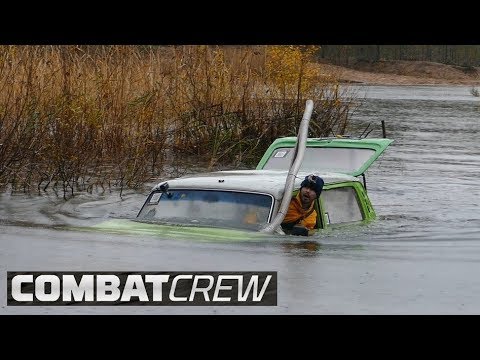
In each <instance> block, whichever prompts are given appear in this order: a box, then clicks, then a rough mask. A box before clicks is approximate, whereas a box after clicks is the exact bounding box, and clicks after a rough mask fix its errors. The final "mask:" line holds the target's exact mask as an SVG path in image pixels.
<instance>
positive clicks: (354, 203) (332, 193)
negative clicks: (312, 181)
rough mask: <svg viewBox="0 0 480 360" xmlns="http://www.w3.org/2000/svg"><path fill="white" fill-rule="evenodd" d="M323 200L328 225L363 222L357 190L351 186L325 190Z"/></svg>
mask: <svg viewBox="0 0 480 360" xmlns="http://www.w3.org/2000/svg"><path fill="white" fill-rule="evenodd" d="M321 198H322V200H323V204H324V208H325V213H326V222H327V224H339V223H348V222H354V221H360V220H363V217H362V212H361V210H360V206H359V203H358V199H357V196H356V194H355V189H354V188H353V187H351V186H348V187H341V188H336V189H330V190H324V191H323V192H322V195H321Z"/></svg>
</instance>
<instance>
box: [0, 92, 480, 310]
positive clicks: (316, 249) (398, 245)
mask: <svg viewBox="0 0 480 360" xmlns="http://www.w3.org/2000/svg"><path fill="white" fill-rule="evenodd" d="M357 90H358V95H359V96H360V97H365V103H364V104H363V106H361V107H360V108H359V109H358V110H357V111H356V112H355V114H354V115H353V117H352V120H351V126H350V133H352V134H354V135H358V134H360V133H361V132H363V130H364V129H365V128H366V126H367V124H369V123H371V127H370V128H373V131H372V132H371V133H370V135H369V137H381V136H382V131H381V126H380V121H381V120H385V123H386V130H387V136H388V137H389V138H391V139H394V143H393V144H392V145H391V146H390V147H389V148H388V149H387V151H386V152H385V153H384V154H383V155H382V157H381V158H380V159H379V160H378V161H377V162H376V163H374V165H373V166H372V167H371V168H370V169H369V171H368V172H367V188H368V192H369V195H370V199H371V201H372V203H373V205H374V207H375V209H376V212H377V215H378V219H377V220H375V221H374V222H373V223H371V224H369V225H355V226H349V227H347V228H341V229H340V228H338V229H335V230H329V231H324V232H322V233H320V234H318V235H317V236H316V237H315V239H314V240H315V241H314V243H313V245H312V244H308V246H307V245H305V244H303V243H299V242H297V241H296V240H295V241H290V240H285V238H284V237H280V238H279V237H271V238H268V239H266V240H265V241H262V242H254V243H251V242H236V243H229V242H228V241H225V242H209V241H201V240H202V239H198V240H200V241H196V240H173V239H164V238H160V237H156V236H146V235H145V236H138V235H136V236H132V235H117V234H108V233H93V232H82V231H72V230H66V229H64V228H62V226H63V225H75V226H88V225H90V224H95V223H98V222H101V221H103V220H107V219H110V218H119V217H120V218H122V217H127V218H128V217H134V216H135V215H136V213H137V212H138V210H139V209H140V207H141V205H142V203H143V201H144V198H145V195H146V194H147V192H145V191H144V192H133V191H130V192H128V193H127V194H126V195H125V196H124V197H123V198H122V199H120V198H119V196H118V193H112V194H110V193H106V194H103V195H99V194H92V195H90V194H83V195H80V196H76V197H75V198H73V199H71V200H69V201H67V202H65V201H63V200H62V199H61V198H57V197H56V196H55V195H54V194H50V195H48V196H42V197H39V196H35V195H31V196H27V195H23V194H16V195H12V194H10V193H4V194H1V195H0V299H1V300H0V301H1V308H0V314H480V276H479V274H480V185H479V181H478V177H479V174H480V145H479V141H478V136H479V135H480V98H476V97H473V96H472V95H471V94H470V87H464V86H452V87H445V86H435V87H434V86H402V87H400V86H369V87H358V89H357ZM82 270H85V271H96V270H98V271H277V272H278V306H275V307H233V306H221V307H213V306H211V307H205V306H204V307H178V306H175V307H168V306H167V307H165V306H157V307H155V306H141V307H140V306H138V307H135V306H127V307H122V306H117V307H115V306H96V307H95V306H92V307H86V306H78V307H75V306H72V307H47V306H45V307H12V306H6V272H7V271H82Z"/></svg>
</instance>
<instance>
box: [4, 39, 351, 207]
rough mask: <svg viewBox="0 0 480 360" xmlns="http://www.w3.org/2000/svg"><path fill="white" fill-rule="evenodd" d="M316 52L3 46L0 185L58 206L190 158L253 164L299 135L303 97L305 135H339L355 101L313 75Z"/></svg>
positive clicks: (130, 184) (211, 163) (134, 183)
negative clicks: (47, 196)
mask: <svg viewBox="0 0 480 360" xmlns="http://www.w3.org/2000/svg"><path fill="white" fill-rule="evenodd" d="M317 50H318V49H317V48H315V47H301V46H264V47H258V46H257V47H240V48H239V47H216V46H169V47H165V46H0V187H1V188H3V189H5V188H12V189H13V190H14V191H19V190H21V191H26V192H29V191H32V190H33V189H37V190H38V191H39V192H40V191H47V190H48V189H54V190H55V191H58V190H60V191H61V192H62V194H63V196H64V197H65V198H67V197H68V196H73V195H74V194H75V193H76V192H78V191H92V190H93V189H98V188H100V189H112V188H119V189H120V190H121V191H122V190H123V189H125V188H135V187H138V186H141V185H142V184H143V183H144V182H145V181H148V180H150V179H155V178H156V177H159V176H162V175H165V165H167V164H171V163H172V162H176V163H178V162H182V161H184V160H185V161H186V160H187V159H189V160H191V159H195V160H194V161H195V162H197V163H201V164H205V166H206V167H208V168H210V169H213V168H217V167H228V168H238V167H249V166H253V165H254V164H255V163H256V161H258V159H259V158H260V156H261V155H262V154H263V152H264V151H265V149H266V147H267V146H268V145H269V144H270V143H271V142H272V141H273V140H274V139H275V138H277V137H279V136H289V135H295V134H296V130H297V128H296V127H297V126H298V124H299V122H300V119H301V116H302V113H303V109H304V106H305V100H306V99H313V100H314V101H315V103H316V111H315V112H314V117H313V119H312V121H311V123H312V126H311V132H310V135H311V136H328V135H331V134H332V133H333V134H342V133H343V132H344V131H345V128H346V125H347V123H348V120H349V117H350V114H351V112H352V110H353V109H354V106H353V104H354V102H353V100H351V99H347V100H345V97H344V95H345V94H343V93H342V91H345V90H341V89H344V88H343V87H342V88H340V87H339V84H338V82H337V81H336V80H335V79H334V78H328V77H325V76H321V75H320V73H319V71H318V66H313V64H312V61H313V59H314V55H315V53H316V51H317ZM320 105H321V106H320ZM171 175H173V176H174V175H175V174H171Z"/></svg>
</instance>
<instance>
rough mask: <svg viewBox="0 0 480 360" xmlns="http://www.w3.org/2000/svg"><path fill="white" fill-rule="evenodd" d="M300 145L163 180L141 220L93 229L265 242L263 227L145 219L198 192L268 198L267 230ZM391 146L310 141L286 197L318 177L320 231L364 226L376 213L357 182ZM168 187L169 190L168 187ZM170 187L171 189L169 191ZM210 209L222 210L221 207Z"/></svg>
mask: <svg viewBox="0 0 480 360" xmlns="http://www.w3.org/2000/svg"><path fill="white" fill-rule="evenodd" d="M296 140H297V138H296V137H286V138H280V139H277V140H275V141H274V142H273V143H272V144H271V146H270V147H269V148H268V149H267V150H266V152H265V154H264V155H263V157H262V158H261V160H260V161H259V163H258V165H257V167H256V169H255V170H247V171H245V170H239V171H219V172H215V173H207V174H199V175H197V176H188V177H182V178H178V179H172V180H168V181H163V182H161V183H159V184H158V185H157V186H156V187H154V189H153V190H152V192H151V193H150V195H149V196H148V197H147V200H146V201H145V204H144V206H143V207H142V210H140V212H139V215H138V216H137V219H134V220H120V219H118V220H110V221H107V222H104V223H101V224H98V225H95V226H93V227H92V228H91V229H92V230H99V231H107V232H112V233H117V234H141V235H156V236H161V237H166V238H185V239H192V238H193V239H196V240H207V241H212V240H213V241H217V240H218V241H244V240H258V239H261V238H263V237H264V236H265V235H266V234H264V233H261V232H259V231H258V230H259V228H258V229H253V230H252V229H243V228H241V229H239V228H232V227H229V226H228V225H227V224H226V223H225V224H222V223H221V222H220V224H216V225H215V226H203V225H202V224H201V223H200V224H190V223H185V221H183V222H180V223H172V222H171V221H163V220H160V221H155V220H156V219H155V218H152V219H147V218H146V215H145V214H147V213H148V211H147V210H149V209H150V210H149V211H150V212H151V211H153V213H155V211H157V210H158V209H159V208H160V206H161V205H162V204H164V205H163V206H167V205H165V204H168V203H169V201H170V202H172V203H174V205H175V202H174V201H173V200H168V199H169V198H170V195H172V194H173V195H172V199H173V198H175V196H176V195H178V199H182V198H183V197H188V196H190V194H191V193H195V192H203V193H206V194H214V195H221V196H223V195H222V194H228V195H230V194H236V195H239V194H240V195H248V196H250V195H252V196H253V195H256V196H260V197H262V196H263V199H266V198H265V197H269V198H268V199H270V198H271V199H272V201H271V206H270V208H269V209H268V208H267V207H265V209H264V210H265V211H264V212H263V215H262V216H263V218H262V219H261V221H259V223H258V225H259V226H260V225H266V224H268V223H270V222H271V221H272V219H273V218H274V216H275V215H276V213H277V212H278V210H279V204H280V202H281V200H282V198H283V191H284V185H285V180H286V178H287V174H288V169H289V167H290V163H291V157H292V156H295V155H294V154H293V152H294V151H295V146H296ZM391 142H392V140H389V139H339V138H329V139H313V138H309V139H308V140H307V145H306V152H305V157H304V160H303V162H302V166H301V168H300V171H299V173H298V175H297V179H296V180H295V186H294V189H295V190H294V192H293V194H289V195H288V196H294V195H296V193H297V192H298V190H299V187H300V182H301V181H302V180H303V177H304V176H306V175H308V174H310V173H315V174H317V175H318V176H321V177H322V178H323V179H324V181H325V185H324V188H323V191H322V195H321V196H320V198H319V199H317V200H316V201H315V208H316V210H317V215H318V218H317V226H318V229H326V228H328V227H331V226H335V225H342V224H348V223H365V222H369V221H371V220H373V219H375V218H376V214H375V210H374V208H373V206H372V204H371V202H370V199H369V197H368V194H367V191H366V189H365V187H364V183H362V181H361V180H360V179H359V178H358V177H359V176H364V173H365V171H366V170H367V169H368V168H369V167H370V166H371V165H372V163H373V162H374V161H375V160H376V159H377V158H378V157H379V156H380V155H381V154H382V153H383V151H384V150H385V149H386V148H387V147H388V146H389V145H390V143H391ZM363 180H365V178H363ZM165 185H167V187H166V188H165V187H164V186H165ZM168 188H169V189H170V190H165V189H168ZM166 194H168V196H167V195H166ZM157 198H158V199H157ZM154 199H155V200H154ZM222 201H223V200H222ZM235 201H237V200H232V201H231V202H232V203H235ZM192 203H193V201H192ZM177 204H181V201H180V200H178V201H177ZM208 205H209V206H210V208H211V209H214V207H215V206H220V205H217V203H212V204H208ZM172 206H173V205H172ZM169 209H170V210H168V211H172V209H175V207H171V208H169ZM229 209H231V207H230V208H229ZM168 211H167V212H168ZM267 213H268V216H267ZM194 214H195V213H194ZM222 214H223V213H220V215H222ZM167 215H168V214H167ZM173 222H174V221H173ZM276 234H283V231H281V229H279V230H278V231H277V232H276ZM270 236H271V235H270Z"/></svg>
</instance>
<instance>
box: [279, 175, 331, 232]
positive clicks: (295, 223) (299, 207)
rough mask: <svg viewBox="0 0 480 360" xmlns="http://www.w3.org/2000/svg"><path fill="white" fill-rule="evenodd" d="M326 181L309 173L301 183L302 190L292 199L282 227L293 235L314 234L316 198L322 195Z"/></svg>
mask: <svg viewBox="0 0 480 360" xmlns="http://www.w3.org/2000/svg"><path fill="white" fill-rule="evenodd" d="M323 184H324V181H323V179H322V178H321V177H319V176H316V175H313V174H312V175H308V176H306V177H305V180H303V181H302V183H301V185H300V191H299V192H298V194H297V195H296V196H294V197H292V200H291V201H290V205H289V206H288V211H287V215H285V219H283V222H282V229H283V231H285V233H286V234H291V235H303V236H308V235H312V234H313V233H314V232H315V227H316V224H317V212H316V211H315V206H314V205H315V201H314V200H315V199H317V198H318V197H320V194H321V193H322V190H323Z"/></svg>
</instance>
